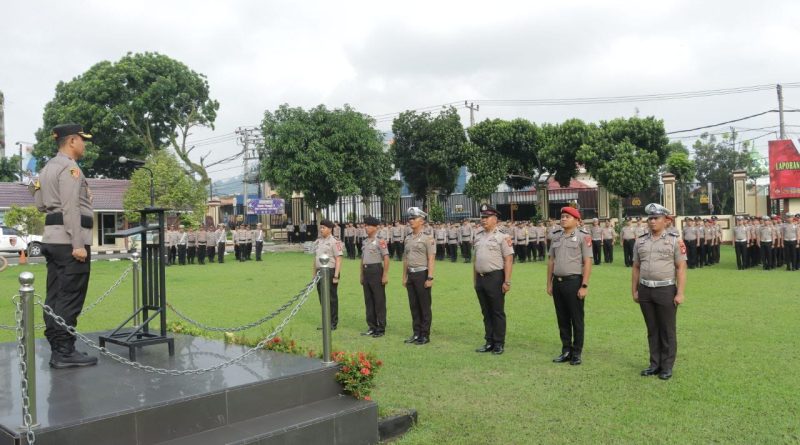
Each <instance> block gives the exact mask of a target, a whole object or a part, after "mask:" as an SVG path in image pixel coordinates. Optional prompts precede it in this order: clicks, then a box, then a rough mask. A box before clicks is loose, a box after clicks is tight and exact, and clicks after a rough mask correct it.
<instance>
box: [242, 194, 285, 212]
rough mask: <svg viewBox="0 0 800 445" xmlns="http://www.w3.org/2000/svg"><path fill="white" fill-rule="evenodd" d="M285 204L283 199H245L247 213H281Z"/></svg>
mask: <svg viewBox="0 0 800 445" xmlns="http://www.w3.org/2000/svg"><path fill="white" fill-rule="evenodd" d="M284 208H285V204H284V201H283V199H280V198H268V199H250V200H248V201H247V213H248V214H249V215H282V214H283V213H284Z"/></svg>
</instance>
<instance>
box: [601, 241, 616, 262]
mask: <svg viewBox="0 0 800 445" xmlns="http://www.w3.org/2000/svg"><path fill="white" fill-rule="evenodd" d="M603 262H606V263H613V262H614V240H610V239H604V240H603Z"/></svg>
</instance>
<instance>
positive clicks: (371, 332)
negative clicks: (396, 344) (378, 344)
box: [361, 329, 375, 335]
mask: <svg viewBox="0 0 800 445" xmlns="http://www.w3.org/2000/svg"><path fill="white" fill-rule="evenodd" d="M373 334H375V331H373V330H372V329H369V330H368V331H367V332H362V333H361V335H373Z"/></svg>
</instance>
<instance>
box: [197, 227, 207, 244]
mask: <svg viewBox="0 0 800 445" xmlns="http://www.w3.org/2000/svg"><path fill="white" fill-rule="evenodd" d="M196 239H197V244H205V243H207V242H208V232H206V231H205V230H200V231H198V232H197V237H196Z"/></svg>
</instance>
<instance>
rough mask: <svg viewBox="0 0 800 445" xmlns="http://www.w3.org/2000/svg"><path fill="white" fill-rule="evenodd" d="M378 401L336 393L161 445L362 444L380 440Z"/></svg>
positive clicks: (161, 444)
mask: <svg viewBox="0 0 800 445" xmlns="http://www.w3.org/2000/svg"><path fill="white" fill-rule="evenodd" d="M377 424H378V407H377V405H376V404H375V403H374V402H366V401H360V400H356V399H354V398H352V397H348V396H336V397H332V398H330V399H326V400H321V401H319V402H314V403H310V404H307V405H302V406H299V407H295V408H291V409H287V410H284V411H279V412H277V413H273V414H269V415H266V416H261V417H255V418H252V419H248V420H245V421H242V422H237V423H232V424H228V425H226V426H224V427H220V428H215V429H212V430H208V431H205V432H202V433H198V434H192V435H189V436H184V437H182V438H180V439H175V440H170V441H167V442H159V444H158V445H199V444H220V445H222V444H224V445H240V444H242V445H243V444H258V445H317V444H319V445H329V444H335V445H361V444H365V445H366V444H374V443H376V442H377V430H376V425H377Z"/></svg>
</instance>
